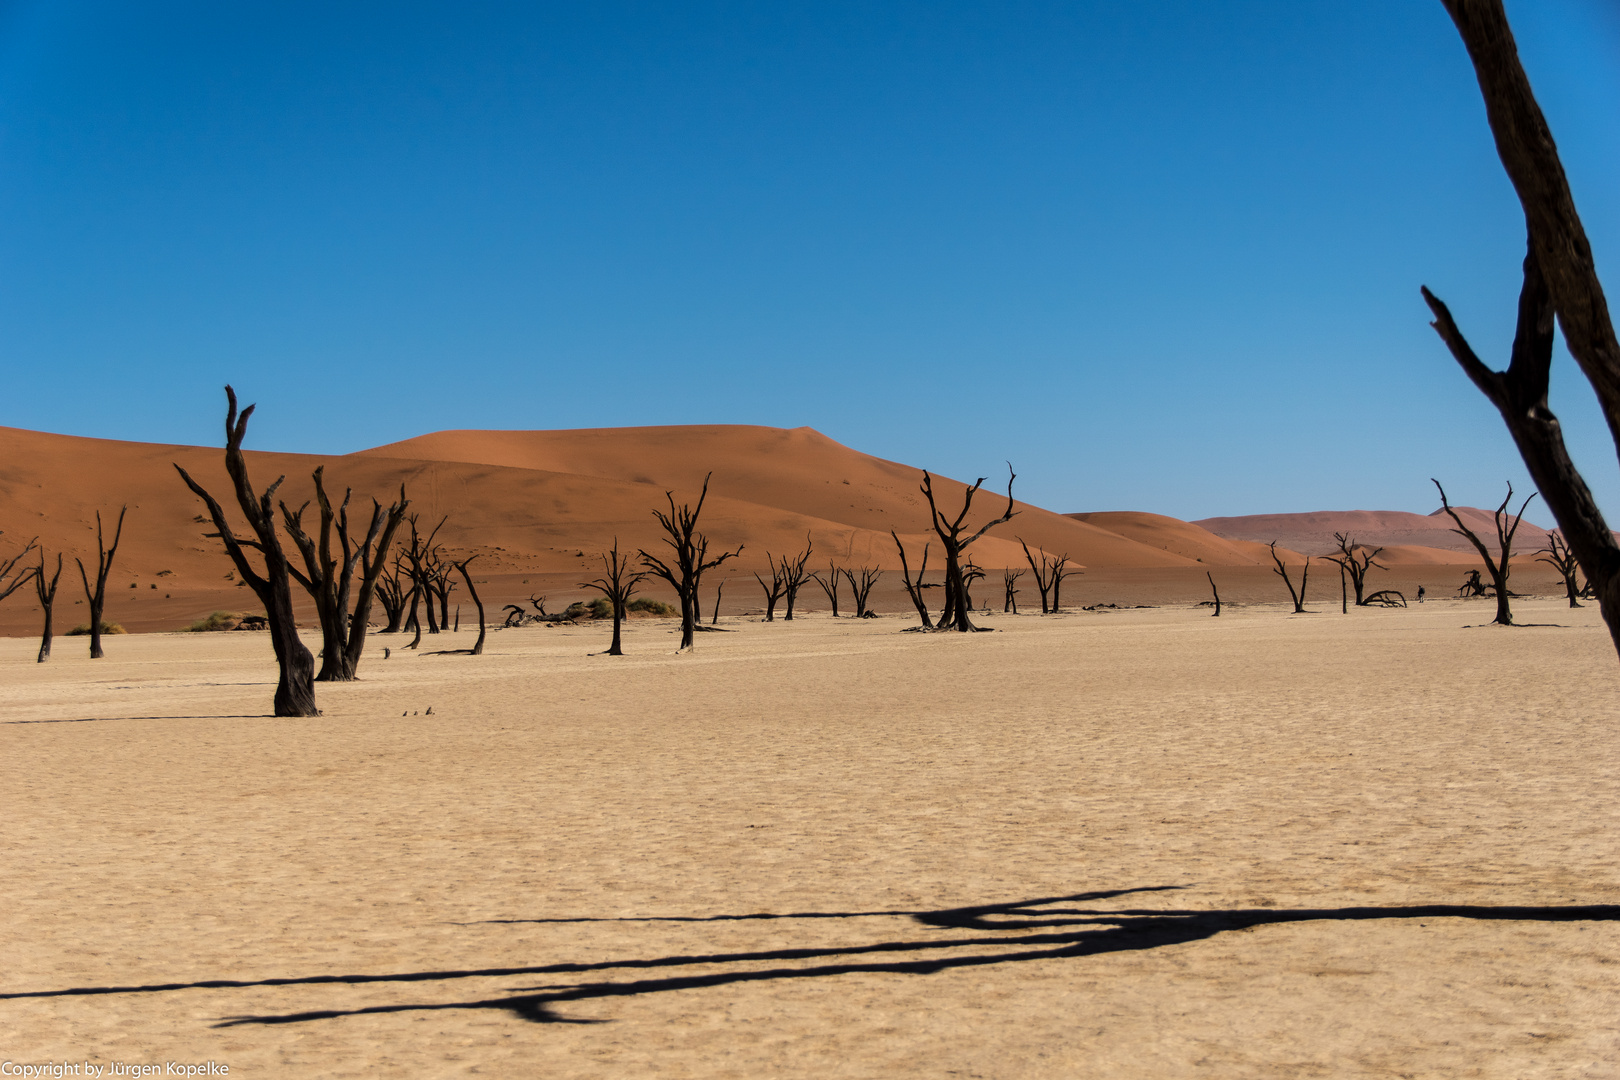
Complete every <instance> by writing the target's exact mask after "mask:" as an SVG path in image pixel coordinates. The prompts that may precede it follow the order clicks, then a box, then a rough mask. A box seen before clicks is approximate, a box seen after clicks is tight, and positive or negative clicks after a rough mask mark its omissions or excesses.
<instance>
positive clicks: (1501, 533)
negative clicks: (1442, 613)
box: [1430, 477, 1536, 626]
mask: <svg viewBox="0 0 1620 1080" xmlns="http://www.w3.org/2000/svg"><path fill="white" fill-rule="evenodd" d="M1430 480H1431V481H1433V483H1434V486H1435V488H1436V489H1437V490H1438V491H1439V492H1440V506H1441V508H1442V509H1443V510H1445V512H1446V514H1447V516H1449V517H1450V518H1451V520H1452V521H1454V522H1456V524H1457V527H1456V528H1455V529H1452V530H1451V531H1452V532H1454V533H1456V534H1457V535H1458V536H1461V537H1463V538H1464V539H1466V540H1467V541H1468V542H1469V543H1470V544H1473V545H1474V550H1475V551H1477V552H1479V557H1480V558H1481V559H1483V560H1485V569H1486V571H1487V572H1488V573H1489V574H1490V575H1491V584H1492V585H1494V586H1495V588H1496V618H1494V619H1492V620H1491V621H1492V622H1494V623H1497V624H1498V625H1500V626H1512V625H1513V609H1512V606H1511V603H1510V601H1511V599H1512V598H1511V597H1510V595H1509V594H1508V559H1509V558H1510V557H1511V556H1512V554H1513V534H1514V533H1516V532H1518V531H1519V522H1521V521H1523V520H1524V511H1525V508H1526V507H1528V506H1529V505H1530V499H1533V498H1535V497H1536V493H1535V492H1534V491H1532V492H1531V493H1530V496H1529V498H1527V499H1525V500H1524V504H1523V505H1522V506H1520V507H1519V513H1518V516H1516V517H1514V518H1513V519H1512V520H1513V524H1511V525H1509V524H1508V514H1507V508H1508V503H1510V502H1512V501H1513V485H1512V484H1511V483H1509V484H1508V486H1507V489H1508V491H1507V498H1505V499H1503V500H1502V505H1501V506H1498V507H1497V508H1496V513H1495V515H1494V518H1495V521H1496V540H1497V546H1498V549H1499V552H1500V554H1499V555H1498V557H1497V558H1495V559H1493V558H1491V549H1490V548H1488V547H1486V546H1485V542H1484V541H1482V540H1481V539H1480V538H1479V537H1478V536H1477V535H1475V533H1474V530H1473V529H1470V528H1469V527H1468V526H1467V525H1464V524H1463V520H1462V518H1460V517H1458V516H1457V512H1456V511H1455V510H1453V509H1452V508H1451V503H1449V502H1447V501H1446V489H1445V488H1443V487H1441V486H1440V481H1438V480H1434V478H1433V477H1430Z"/></svg>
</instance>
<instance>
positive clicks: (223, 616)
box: [186, 611, 242, 634]
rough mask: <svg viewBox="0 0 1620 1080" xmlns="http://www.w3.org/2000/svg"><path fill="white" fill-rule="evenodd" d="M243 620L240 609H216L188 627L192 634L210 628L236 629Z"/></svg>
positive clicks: (188, 631) (187, 630)
mask: <svg viewBox="0 0 1620 1080" xmlns="http://www.w3.org/2000/svg"><path fill="white" fill-rule="evenodd" d="M241 621H242V614H241V612H238V611H216V612H214V613H213V614H212V615H210V616H208V618H206V619H198V620H197V621H196V622H194V623H192V624H191V625H190V626H188V627H186V632H187V633H190V634H202V633H206V632H207V631H209V630H234V629H236V626H237V624H238V623H240V622H241Z"/></svg>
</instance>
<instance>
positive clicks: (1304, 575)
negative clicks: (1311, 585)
mask: <svg viewBox="0 0 1620 1080" xmlns="http://www.w3.org/2000/svg"><path fill="white" fill-rule="evenodd" d="M1271 561H1272V562H1274V563H1276V564H1277V565H1276V567H1275V568H1274V569H1273V570H1272V573H1274V574H1276V575H1277V576H1278V577H1280V578H1282V579H1283V584H1284V585H1287V586H1288V595H1289V597H1290V598H1291V599H1292V600H1293V601H1294V614H1296V615H1302V614H1304V612H1305V585H1306V583H1307V582H1308V581H1310V579H1311V560H1310V559H1306V560H1305V566H1304V569H1302V570H1301V571H1300V574H1299V591H1298V592H1295V591H1294V582H1293V579H1291V578H1290V577H1289V576H1288V567H1287V566H1285V565H1283V561H1282V556H1281V555H1278V554H1277V541H1275V540H1273V541H1272V542H1271Z"/></svg>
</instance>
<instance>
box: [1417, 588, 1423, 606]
mask: <svg viewBox="0 0 1620 1080" xmlns="http://www.w3.org/2000/svg"><path fill="white" fill-rule="evenodd" d="M1418 603H1420V604H1421V603H1423V586H1421V585H1419V586H1418Z"/></svg>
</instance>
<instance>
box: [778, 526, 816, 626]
mask: <svg viewBox="0 0 1620 1080" xmlns="http://www.w3.org/2000/svg"><path fill="white" fill-rule="evenodd" d="M815 546H816V545H815V542H814V541H812V540H811V539H810V537H809V536H806V537H805V538H804V550H803V551H801V552H799V554H798V555H796V556H794V557H793V558H791V559H790V558H788V557H787V556H786V555H784V556H782V565H781V567H780V569H781V571H782V598H783V599H784V600H786V601H787V612H786V613H785V614H784V615H783V616H782V618H783V619H785V620H787V621H789V622H791V621H792V620H793V605H794V603H795V602H797V601H798V599H799V590H800V589H802V588H804V582H805V579H806V578H808V577H809V576H810V573H809V571H808V570H807V569H806V567H807V566H808V565H809V563H810V553H811V552H812V551H813V550H815Z"/></svg>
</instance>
